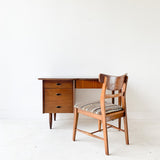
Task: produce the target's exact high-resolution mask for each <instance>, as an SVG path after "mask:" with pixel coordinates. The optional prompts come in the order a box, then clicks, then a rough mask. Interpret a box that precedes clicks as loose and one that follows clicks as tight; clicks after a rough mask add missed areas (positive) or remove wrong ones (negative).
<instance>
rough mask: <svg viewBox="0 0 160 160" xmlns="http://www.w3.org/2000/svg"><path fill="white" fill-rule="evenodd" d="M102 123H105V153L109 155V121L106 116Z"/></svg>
mask: <svg viewBox="0 0 160 160" xmlns="http://www.w3.org/2000/svg"><path fill="white" fill-rule="evenodd" d="M102 124H103V135H104V147H105V154H106V155H109V147H108V133H107V123H106V120H105V117H104V118H103V120H102Z"/></svg>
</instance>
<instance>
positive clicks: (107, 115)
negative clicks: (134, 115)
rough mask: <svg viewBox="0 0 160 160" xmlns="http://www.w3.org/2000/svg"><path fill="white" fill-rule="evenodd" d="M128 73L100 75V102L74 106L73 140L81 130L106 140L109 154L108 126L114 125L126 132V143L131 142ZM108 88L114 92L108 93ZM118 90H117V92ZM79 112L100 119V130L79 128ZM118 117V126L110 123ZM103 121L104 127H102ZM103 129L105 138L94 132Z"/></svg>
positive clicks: (107, 153) (106, 151)
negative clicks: (116, 99)
mask: <svg viewBox="0 0 160 160" xmlns="http://www.w3.org/2000/svg"><path fill="white" fill-rule="evenodd" d="M127 80H128V76H127V74H125V75H122V76H110V75H105V74H100V75H99V82H101V83H103V85H102V92H101V98H100V102H94V103H88V104H76V105H75V106H74V124H73V141H75V137H76V131H80V132H82V133H84V134H87V135H89V136H91V137H95V138H98V139H101V140H104V146H105V154H106V155H109V147H108V133H107V128H110V127H113V128H115V129H118V130H119V131H123V132H124V133H125V141H126V144H129V137H128V125H127V111H126V87H127ZM106 90H110V91H112V94H106ZM115 91H116V92H115ZM107 98H111V99H112V103H111V104H109V103H106V101H105V99H107ZM115 98H118V104H117V105H116V104H114V100H115ZM79 113H81V114H83V115H86V116H89V117H92V118H95V119H97V120H98V130H97V131H94V132H90V133H89V132H86V131H83V130H80V129H77V123H78V116H79ZM121 117H123V119H124V129H121ZM114 119H118V120H119V122H118V127H116V126H114V125H111V124H109V123H108V121H110V120H114ZM101 122H102V125H103V129H101ZM102 130H103V135H104V138H102V137H99V136H97V135H94V133H97V132H100V131H102Z"/></svg>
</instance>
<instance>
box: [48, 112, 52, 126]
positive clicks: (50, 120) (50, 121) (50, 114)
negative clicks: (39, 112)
mask: <svg viewBox="0 0 160 160" xmlns="http://www.w3.org/2000/svg"><path fill="white" fill-rule="evenodd" d="M49 127H50V129H52V113H49Z"/></svg>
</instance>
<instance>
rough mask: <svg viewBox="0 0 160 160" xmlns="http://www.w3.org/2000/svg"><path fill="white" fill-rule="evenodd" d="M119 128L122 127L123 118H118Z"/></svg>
mask: <svg viewBox="0 0 160 160" xmlns="http://www.w3.org/2000/svg"><path fill="white" fill-rule="evenodd" d="M118 128H119V129H121V118H119V119H118ZM119 131H120V130H119Z"/></svg>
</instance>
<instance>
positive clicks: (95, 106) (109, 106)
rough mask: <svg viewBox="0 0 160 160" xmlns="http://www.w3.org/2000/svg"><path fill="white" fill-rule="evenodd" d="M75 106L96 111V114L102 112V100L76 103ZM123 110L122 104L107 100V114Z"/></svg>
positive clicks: (88, 110) (92, 111)
mask: <svg viewBox="0 0 160 160" xmlns="http://www.w3.org/2000/svg"><path fill="white" fill-rule="evenodd" d="M74 107H75V108H79V109H81V110H84V111H87V112H91V113H95V114H99V115H100V114H101V106H100V101H97V102H92V103H86V104H75V106H74ZM121 110H123V109H122V107H121V106H119V105H116V104H112V103H107V102H105V111H106V114H108V113H112V112H117V111H121Z"/></svg>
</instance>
